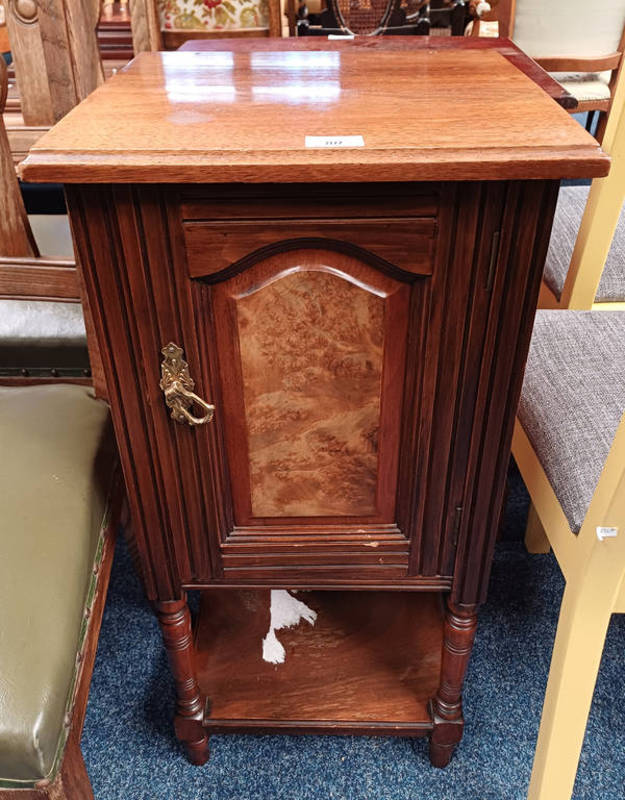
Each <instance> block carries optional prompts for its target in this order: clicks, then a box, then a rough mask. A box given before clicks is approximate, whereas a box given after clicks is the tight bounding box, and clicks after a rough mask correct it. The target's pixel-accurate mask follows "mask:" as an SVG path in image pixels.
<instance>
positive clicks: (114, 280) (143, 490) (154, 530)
mask: <svg viewBox="0 0 625 800" xmlns="http://www.w3.org/2000/svg"><path fill="white" fill-rule="evenodd" d="M67 201H68V209H69V213H70V216H71V220H72V230H73V232H74V236H75V242H76V248H77V255H78V258H77V261H78V263H79V264H80V265H81V268H82V271H83V278H84V283H85V288H86V293H87V297H88V300H89V305H90V308H91V313H92V315H93V325H94V328H95V334H96V338H97V342H98V348H99V351H100V353H101V356H102V366H103V369H104V375H105V378H106V385H107V396H108V399H109V403H110V406H111V415H112V419H113V425H114V428H115V435H116V439H117V445H118V448H119V453H120V459H121V463H122V468H123V472H124V480H125V483H126V489H127V493H128V499H129V505H130V511H131V517H132V525H131V533H130V534H129V535H130V545H131V548H132V550H133V555H134V556H135V562H136V563H137V565H138V566H139V568H140V572H141V575H142V578H143V581H144V584H145V589H146V593H147V595H148V597H149V598H150V599H156V598H170V599H171V598H174V597H176V596H177V594H178V593H179V591H180V588H179V578H178V575H177V573H176V569H175V566H174V565H175V561H174V558H173V552H172V548H171V541H170V540H169V538H168V536H167V531H168V530H169V528H170V525H169V517H168V509H167V507H166V504H165V503H164V501H163V493H162V491H161V488H162V487H161V477H160V474H159V469H158V459H157V455H156V453H155V452H154V449H153V443H152V441H151V439H150V435H149V428H150V425H149V420H148V419H147V417H148V413H147V412H148V410H147V408H146V406H145V402H144V395H145V385H144V377H143V364H142V353H141V351H140V350H139V349H138V348H137V345H136V343H137V341H138V335H137V322H136V319H135V315H134V311H135V309H134V303H133V298H132V293H131V290H130V286H129V283H128V273H129V271H130V270H131V269H133V268H136V265H133V264H129V263H128V262H127V260H126V258H125V254H124V249H123V247H122V238H123V235H125V236H128V235H129V234H130V230H129V228H132V226H133V211H132V201H131V192H130V190H129V189H124V190H123V191H122V192H120V193H119V194H118V195H117V198H116V199H114V197H113V191H112V189H111V188H110V187H103V186H94V187H90V186H89V187H83V186H68V187H67ZM120 223H122V224H124V225H125V229H124V233H123V234H122V229H121V226H120ZM134 235H135V237H136V232H135V234H134Z"/></svg>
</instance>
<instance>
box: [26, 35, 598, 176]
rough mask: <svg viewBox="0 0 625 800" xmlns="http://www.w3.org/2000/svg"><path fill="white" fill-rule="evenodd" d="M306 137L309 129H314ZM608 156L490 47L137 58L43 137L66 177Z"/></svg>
mask: <svg viewBox="0 0 625 800" xmlns="http://www.w3.org/2000/svg"><path fill="white" fill-rule="evenodd" d="M311 137H312V138H311ZM608 168H609V159H608V158H607V156H606V155H605V154H603V153H602V151H601V150H600V148H599V147H598V145H597V143H596V141H595V140H594V139H593V138H592V137H591V136H590V135H589V134H588V133H586V131H584V130H583V128H582V127H581V126H580V125H579V124H578V123H577V122H575V121H574V120H573V119H571V118H570V116H569V115H568V114H567V112H566V111H564V110H563V109H562V108H560V107H559V106H558V105H557V103H555V102H554V101H553V100H552V99H551V98H550V97H549V96H548V95H547V94H546V93H545V92H544V91H543V90H542V89H541V88H540V87H539V86H538V85H537V84H536V83H534V82H533V81H532V80H530V79H529V78H528V77H527V76H526V75H525V74H523V73H522V72H521V71H520V70H519V69H517V68H516V67H515V66H514V65H513V64H511V63H510V61H509V60H507V59H506V58H505V57H504V56H503V55H501V54H500V53H498V52H496V51H494V50H485V49H484V50H469V49H466V48H458V49H455V48H453V49H434V48H432V49H423V48H420V49H415V50H406V49H393V48H379V49H378V48H370V47H350V46H345V45H344V46H342V47H340V48H333V47H328V49H325V50H324V49H322V50H319V49H315V50H301V49H292V48H291V47H290V46H289V42H288V40H284V41H281V40H276V41H275V45H274V47H273V48H272V49H266V47H265V48H263V49H258V50H255V49H251V50H239V49H237V48H235V47H232V46H229V45H228V44H227V43H226V44H224V46H223V49H219V50H212V51H207V52H189V51H187V52H173V53H143V54H141V55H140V56H139V57H138V58H136V59H135V60H134V61H132V62H131V63H130V64H129V65H128V66H127V67H126V68H124V69H123V70H122V71H121V72H120V73H119V74H117V75H116V76H114V77H113V78H112V79H111V80H109V81H107V82H106V84H105V85H104V86H102V87H100V88H99V89H97V90H96V91H95V92H94V93H93V94H92V95H91V96H90V97H88V98H87V99H86V100H85V101H84V102H82V103H81V104H80V105H79V106H78V107H77V108H75V109H74V110H73V111H71V112H70V113H69V114H68V115H67V116H66V117H65V118H64V119H63V120H61V122H59V123H58V124H57V125H56V126H55V127H54V128H53V129H52V130H51V131H50V132H49V133H47V134H46V135H45V136H43V137H42V138H41V139H40V140H39V141H38V142H37V144H36V145H35V146H34V148H33V149H32V150H31V152H30V155H29V156H28V158H27V159H26V161H25V162H24V164H23V165H22V168H21V174H22V177H23V178H24V179H25V180H39V181H62V182H65V183H72V182H74V183H100V182H101V183H116V182H221V181H223V182H229V181H244V182H273V181H276V182H286V181H288V182H292V181H304V182H307V181H332V182H340V181H359V180H366V181H388V180H394V181H397V180H400V181H401V180H410V181H413V180H474V179H475V180H482V179H514V178H520V179H523V178H564V177H595V176H602V175H605V174H606V173H607V171H608Z"/></svg>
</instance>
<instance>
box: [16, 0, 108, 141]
mask: <svg viewBox="0 0 625 800" xmlns="http://www.w3.org/2000/svg"><path fill="white" fill-rule="evenodd" d="M4 2H5V10H6V23H7V29H8V33H9V40H10V43H11V53H12V55H13V62H14V66H15V75H16V78H17V85H18V88H19V92H20V98H21V111H22V116H23V119H24V124H26V125H43V126H51V125H53V124H54V123H55V122H57V121H58V120H59V119H61V117H63V116H64V115H65V114H67V112H68V111H70V109H72V108H73V107H74V106H75V105H77V104H78V103H79V102H80V101H81V100H84V98H85V97H86V96H87V95H88V94H89V93H90V92H92V91H93V90H94V89H95V88H96V87H97V86H99V85H100V83H102V81H103V80H104V74H103V72H102V64H101V62H100V57H99V52H98V43H97V36H96V26H97V22H98V18H99V14H100V7H99V1H98V0H39V1H38V2H36V3H35V2H33V0H4Z"/></svg>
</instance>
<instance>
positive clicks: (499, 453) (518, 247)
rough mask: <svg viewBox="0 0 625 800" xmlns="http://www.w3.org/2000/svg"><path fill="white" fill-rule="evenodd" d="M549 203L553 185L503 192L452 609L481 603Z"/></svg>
mask: <svg viewBox="0 0 625 800" xmlns="http://www.w3.org/2000/svg"><path fill="white" fill-rule="evenodd" d="M557 195H558V183H557V182H555V181H528V182H522V183H511V184H510V187H509V191H508V196H507V201H506V205H505V211H504V220H503V225H502V230H501V248H500V253H499V257H498V258H497V261H496V270H495V273H494V275H493V288H492V299H491V303H490V308H489V316H488V327H487V333H486V337H485V344H484V348H483V356H482V364H481V373H480V381H479V390H478V397H477V401H476V405H475V413H474V417H473V422H472V431H471V443H470V451H469V459H468V467H467V470H466V476H465V508H464V513H463V516H462V524H461V526H460V530H459V543H458V551H457V554H456V567H455V573H454V586H453V591H452V599H453V600H454V602H459V603H467V604H468V603H480V602H483V601H484V599H485V597H486V591H487V587H488V579H489V575H490V565H491V561H492V553H493V548H494V546H495V540H496V537H497V530H498V527H499V519H500V514H501V504H502V499H503V490H504V485H505V481H506V475H507V469H508V463H509V460H510V443H511V439H512V429H513V426H514V416H515V410H516V407H517V405H518V401H519V396H520V393H521V386H522V383H523V373H524V366H525V361H526V358H527V352H528V349H529V343H530V339H531V334H532V327H533V324H534V317H535V313H536V304H537V300H538V292H539V289H540V282H541V278H542V272H543V267H544V262H545V257H546V254H547V248H548V245H549V236H550V233H551V224H552V222H553V214H554V211H555V204H556V201H557Z"/></svg>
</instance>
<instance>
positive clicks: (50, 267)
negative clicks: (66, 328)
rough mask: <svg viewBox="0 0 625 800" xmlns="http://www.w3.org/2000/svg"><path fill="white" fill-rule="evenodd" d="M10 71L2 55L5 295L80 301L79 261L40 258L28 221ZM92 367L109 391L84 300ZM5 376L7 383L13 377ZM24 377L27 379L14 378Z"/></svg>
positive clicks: (99, 385)
mask: <svg viewBox="0 0 625 800" xmlns="http://www.w3.org/2000/svg"><path fill="white" fill-rule="evenodd" d="M7 86H8V75H7V67H6V64H5V62H4V59H2V58H0V190H1V191H0V196H1V197H2V202H3V206H2V214H0V299H3V300H7V299H9V300H47V301H58V302H70V303H80V302H81V291H80V281H79V275H78V272H77V269H76V263H75V262H74V261H70V260H67V259H53V258H41V256H40V254H39V250H38V248H37V244H36V242H35V237H34V236H33V232H32V229H31V226H30V223H29V221H28V215H27V214H26V208H25V206H24V201H23V199H22V194H21V191H20V187H19V182H18V180H17V175H16V172H15V166H14V164H13V159H12V156H11V151H10V147H9V140H8V137H7V132H6V129H5V126H4V119H3V115H2V112H3V111H4V105H5V102H6V97H7ZM83 310H84V314H85V325H86V328H87V341H88V345H89V357H90V360H91V372H92V375H93V381H94V385H95V387H96V392H97V393H98V394H99V396H105V391H104V381H103V376H102V368H101V363H100V358H99V354H98V351H97V346H96V342H95V338H94V336H93V332H92V325H91V318H90V314H89V310H88V309H87V308H85V307H84V306H83ZM11 380H13V379H10V378H4V379H3V383H6V382H11ZM15 380H16V381H19V382H24V380H23V379H21V378H17V379H15Z"/></svg>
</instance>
